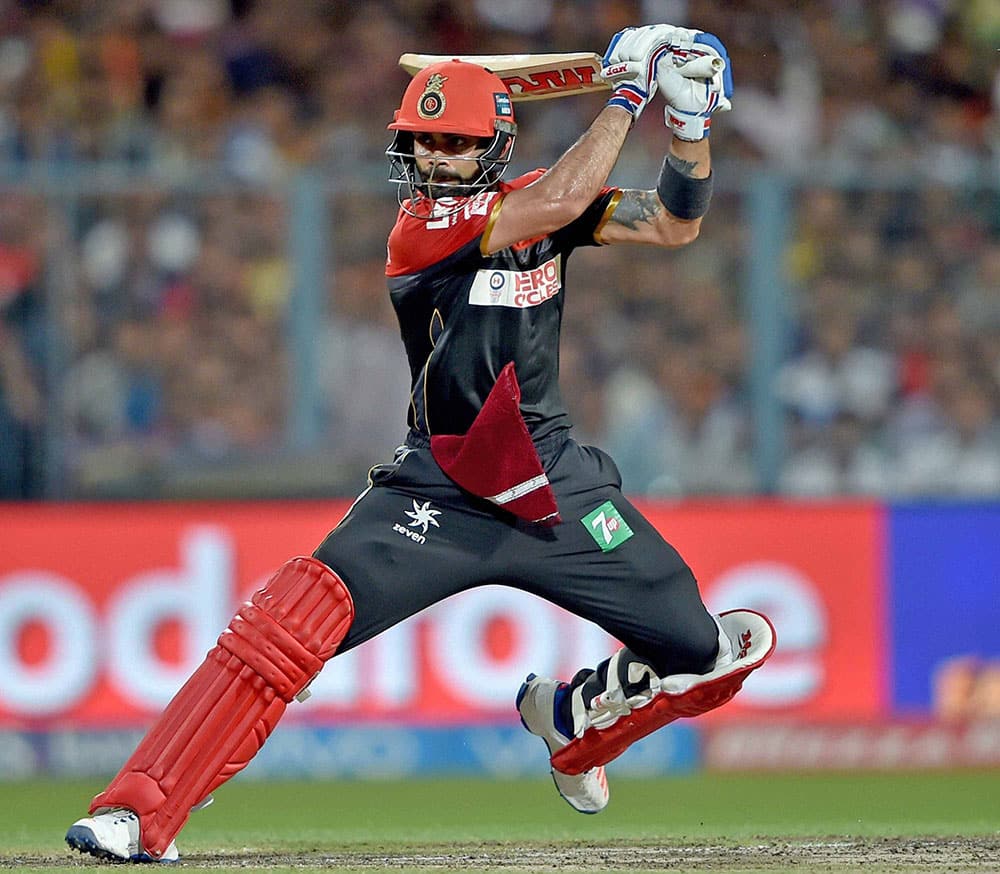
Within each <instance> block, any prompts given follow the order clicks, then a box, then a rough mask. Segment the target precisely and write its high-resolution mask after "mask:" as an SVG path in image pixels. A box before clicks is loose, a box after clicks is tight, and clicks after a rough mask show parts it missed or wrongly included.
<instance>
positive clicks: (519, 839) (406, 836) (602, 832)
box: [0, 771, 1000, 872]
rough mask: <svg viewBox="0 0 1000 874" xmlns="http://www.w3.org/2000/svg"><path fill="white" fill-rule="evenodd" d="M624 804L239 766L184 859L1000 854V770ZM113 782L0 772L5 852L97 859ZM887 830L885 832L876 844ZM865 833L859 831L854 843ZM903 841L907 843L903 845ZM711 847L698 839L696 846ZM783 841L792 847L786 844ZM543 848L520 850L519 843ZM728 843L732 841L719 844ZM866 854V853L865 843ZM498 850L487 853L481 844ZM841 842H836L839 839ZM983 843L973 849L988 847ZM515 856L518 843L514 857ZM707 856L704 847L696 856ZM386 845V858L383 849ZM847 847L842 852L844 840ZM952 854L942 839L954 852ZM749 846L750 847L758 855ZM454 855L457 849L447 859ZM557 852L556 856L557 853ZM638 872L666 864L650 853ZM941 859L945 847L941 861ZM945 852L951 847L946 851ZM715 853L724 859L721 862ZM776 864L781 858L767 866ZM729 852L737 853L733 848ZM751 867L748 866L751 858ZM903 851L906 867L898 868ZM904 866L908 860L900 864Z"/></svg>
mask: <svg viewBox="0 0 1000 874" xmlns="http://www.w3.org/2000/svg"><path fill="white" fill-rule="evenodd" d="M611 776H612V802H611V805H610V806H609V807H608V809H607V810H606V811H604V812H603V813H601V814H600V815H598V816H590V817H588V816H581V815H580V814H577V813H575V812H574V811H573V810H571V809H570V808H569V806H568V805H566V804H565V803H564V802H562V801H561V800H560V799H559V798H558V797H557V796H556V794H555V790H554V788H553V787H552V785H551V783H549V782H548V780H546V779H542V778H539V779H538V780H532V781H510V782H508V781H488V780H412V781H405V782H365V783H355V782H343V783H336V782H322V783H318V782H317V783H259V782H254V781H251V780H237V781H234V782H233V783H231V784H229V785H227V786H225V787H223V789H221V790H220V791H219V792H218V793H217V794H216V803H215V804H214V805H213V806H211V807H209V808H208V809H207V810H204V811H202V812H199V813H195V814H193V815H192V818H191V821H190V823H189V824H188V826H187V828H186V829H185V830H184V832H183V834H182V835H181V837H180V839H179V840H178V843H179V844H180V846H181V852H182V855H183V856H184V857H185V860H186V862H185V864H186V865H192V866H195V867H216V869H218V867H220V866H223V867H224V866H226V865H231V867H233V868H234V869H235V868H237V867H245V866H246V865H251V866H253V867H267V868H269V869H270V870H286V869H287V870H291V866H293V865H294V866H295V870H297V871H312V870H317V871H319V870H325V871H331V870H337V871H352V870H365V871H369V872H370V871H375V870H393V871H396V872H399V871H418V870H419V871H423V870H448V869H462V870H491V867H490V861H491V859H493V860H495V861H496V862H497V864H498V865H499V866H501V867H503V869H504V870H508V871H510V870H518V871H526V870H546V871H553V870H559V871H562V872H567V871H598V870H608V869H609V868H613V867H616V864H617V863H616V861H615V859H614V858H613V856H614V851H613V850H610V851H608V852H609V854H610V855H609V857H608V858H605V859H604V860H603V861H601V859H600V858H596V855H597V853H598V850H597V849H595V851H594V852H595V859H594V861H593V863H592V864H591V863H589V862H588V863H584V862H580V861H579V860H577V861H576V862H575V863H574V864H566V865H564V864H561V863H560V862H559V861H558V856H559V851H560V849H561V848H566V849H567V850H571V849H574V848H575V849H576V851H577V852H579V849H580V848H581V847H582V848H587V847H591V848H600V852H605V848H608V847H611V848H616V847H617V848H621V849H622V850H623V851H624V850H626V849H629V850H631V849H634V848H636V847H640V848H643V847H644V848H664V847H675V848H677V847H680V848H686V849H685V850H684V852H685V853H688V856H690V858H688V857H687V856H685V857H684V858H687V859H688V864H689V865H690V867H677V866H676V858H674V859H673V862H674V864H671V865H670V869H671V870H675V871H676V870H692V871H694V870H714V871H722V870H726V871H740V872H750V871H775V870H790V871H791V870H811V871H817V870H819V871H822V870H830V871H846V870H864V871H866V872H882V871H897V870H898V871H916V870H942V871H944V870H977V871H979V870H982V871H991V870H992V871H1000V856H998V857H997V858H996V859H995V860H994V863H995V864H994V867H992V868H991V867H971V868H962V867H957V868H956V867H951V868H948V867H941V868H934V867H925V868H915V867H907V865H908V864H909V862H908V861H907V858H906V854H907V851H906V850H905V847H906V846H909V844H908V843H907V842H906V841H905V840H904V841H903V842H902V843H901V844H900V845H899V846H901V847H903V849H900V850H894V849H889V850H886V853H883V854H882V855H886V854H888V855H890V856H895V855H898V856H900V857H901V858H899V859H892V860H890V861H891V864H888V863H886V864H883V863H882V862H881V861H880V859H881V856H877V857H872V858H864V859H862V860H860V861H858V862H857V868H850V867H846V866H848V863H849V862H850V859H849V856H850V852H848V851H845V853H844V855H845V861H844V865H843V866H842V865H840V863H839V862H838V861H837V859H834V860H833V861H829V860H828V861H827V862H825V863H823V864H826V865H827V866H828V867H825V868H824V867H822V866H817V863H816V861H815V860H813V861H812V862H811V863H810V864H809V865H808V866H807V867H803V868H801V869H800V868H797V867H795V865H796V864H797V863H796V862H795V857H794V854H793V856H789V857H788V860H790V861H787V864H786V865H785V866H784V867H781V858H779V857H780V852H778V851H780V847H781V845H782V843H783V842H797V844H798V845H801V846H803V847H806V848H808V847H813V846H823V847H828V846H829V845H830V844H831V842H835V841H837V840H845V839H847V840H848V841H849V842H850V841H855V842H856V843H857V845H858V846H862V847H864V846H869V845H879V841H880V840H883V839H897V838H898V839H928V838H936V839H938V840H947V841H951V840H954V839H957V838H960V837H961V838H965V839H969V840H970V841H971V842H972V845H973V846H974V847H975V846H978V847H980V850H977V851H976V853H979V854H980V855H982V854H983V853H987V854H988V853H991V852H992V849H991V848H992V847H993V846H994V845H996V847H997V849H998V852H1000V772H996V771H993V772H985V773H978V774H977V773H971V772H965V773H933V774H904V775H900V774H866V775H855V774H837V775H732V776H723V775H700V776H690V777H680V778H672V779H656V780H617V781H616V780H614V775H613V774H612V775H611ZM102 786H103V783H100V782H87V783H83V782H74V783H69V782H45V781H39V782H27V783H7V784H0V789H2V792H0V797H2V799H3V800H2V802H0V812H2V814H3V823H4V827H3V829H2V831H0V866H5V865H9V866H14V865H17V866H18V867H22V868H27V869H28V870H34V871H49V870H52V871H62V870H65V869H66V868H67V867H71V866H77V865H81V866H85V867H93V865H92V864H91V863H90V861H89V860H86V859H82V858H81V857H79V856H77V855H76V854H70V853H69V851H68V850H67V849H66V848H65V846H64V844H63V843H62V837H63V833H64V832H65V829H66V827H67V825H69V823H71V822H72V821H73V819H75V818H77V817H78V816H80V815H82V813H83V811H84V810H85V808H86V804H87V801H88V800H89V798H90V797H91V796H92V795H93V794H94V793H95V792H96V791H97V790H99V789H100V788H102ZM873 842H874V844H873ZM852 846H854V844H852ZM893 846H895V845H893ZM699 847H704V848H708V849H707V850H705V851H704V852H701V851H698V852H695V851H694V850H693V849H692V848H699ZM727 847H742V848H753V847H762V848H763V847H770V850H767V849H761V851H760V852H761V854H762V855H763V856H764V857H765V858H763V859H760V860H755V859H754V854H753V852H746V853H744V852H743V851H742V850H741V853H742V855H741V856H740V857H739V858H737V859H736V860H735V862H734V863H733V864H737V867H719V864H716V862H719V859H718V858H717V857H716V856H713V852H714V850H713V849H712V848H716V849H718V850H719V852H723V854H724V851H725V848H727ZM775 847H777V848H778V850H777V851H776V850H775ZM525 848H527V849H528V850H529V851H531V850H532V848H536V849H537V851H538V853H539V859H538V867H537V868H536V867H530V866H531V865H532V864H533V863H532V862H531V858H530V857H529V858H528V859H525V860H521V861H520V862H518V858H517V857H516V852H520V851H521V850H524V849H525ZM720 848H721V849H720ZM851 852H853V851H851ZM477 853H485V854H486V856H484V857H483V858H482V859H480V860H479V862H480V863H481V866H480V867H477V861H476V858H475V856H476V854H477ZM824 853H827V854H828V850H824ZM976 853H973V856H972V858H973V860H975V858H977V856H976ZM512 854H514V855H512ZM692 854H693V855H692ZM379 855H383V856H385V857H386V864H385V865H384V867H379V862H378V857H379ZM836 855H837V858H838V859H839V857H840V855H841V854H839V853H838V854H836ZM944 855H947V854H946V853H942V856H944ZM744 856H749V860H748V859H747V858H744ZM441 857H445V858H443V859H442V858H441ZM553 858H555V861H553ZM642 861H643V858H641V857H637V858H636V859H635V864H632V865H628V866H627V867H628V868H629V870H631V871H633V872H639V871H642V870H655V869H656V868H660V869H661V870H662V867H663V866H660V865H658V864H657V865H655V866H653V867H650V868H642V867H636V865H639V864H641V863H642ZM932 861H933V860H932ZM942 861H944V860H942ZM709 863H711V864H709ZM765 863H766V864H765ZM720 864H725V863H724V860H723V862H722V863H720ZM739 865H742V867H739ZM893 865H895V866H896V867H893ZM900 866H902V867H900Z"/></svg>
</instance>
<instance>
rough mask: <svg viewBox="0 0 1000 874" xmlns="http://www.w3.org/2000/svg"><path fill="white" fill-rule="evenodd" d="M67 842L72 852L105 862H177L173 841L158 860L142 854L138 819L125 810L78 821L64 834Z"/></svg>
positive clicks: (120, 809) (175, 846) (177, 854)
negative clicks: (88, 855)
mask: <svg viewBox="0 0 1000 874" xmlns="http://www.w3.org/2000/svg"><path fill="white" fill-rule="evenodd" d="M66 843H67V844H69V845H70V847H72V848H73V849H74V850H79V851H80V852H81V853H90V855H91V856H95V857H96V858H98V859H104V860H105V861H108V862H176V861H177V860H178V859H180V854H179V853H178V852H177V844H175V843H174V842H173V841H171V842H170V846H169V847H167V850H166V852H165V853H164V854H163V856H162V857H161V858H159V859H154V858H153V857H152V856H150V855H149V854H148V853H147V852H145V851H144V850H143V849H142V845H141V844H140V843H139V817H138V816H136V815H135V814H134V813H133V812H132V811H131V810H127V809H126V808H124V807H116V808H115V809H114V810H108V811H105V812H104V813H96V814H94V815H93V816H85V817H84V818H83V819H78V820H77V821H76V822H74V823H73V825H71V826H70V827H69V831H67V832H66Z"/></svg>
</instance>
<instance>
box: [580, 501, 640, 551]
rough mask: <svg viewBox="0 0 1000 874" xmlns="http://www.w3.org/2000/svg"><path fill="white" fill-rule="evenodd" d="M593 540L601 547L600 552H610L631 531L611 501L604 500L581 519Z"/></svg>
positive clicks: (629, 534) (628, 535)
mask: <svg viewBox="0 0 1000 874" xmlns="http://www.w3.org/2000/svg"><path fill="white" fill-rule="evenodd" d="M580 521H581V522H582V523H583V527H584V528H586V529H587V531H588V532H589V533H590V536H591V537H593V538H594V542H595V543H596V544H597V545H598V546H599V547H601V551H602V552H611V550H612V549H617V548H618V547H619V546H621V545H622V544H623V543H624V542H625V541H626V540H628V539H629V538H630V537H631V536H632V534H633V531H632V529H631V528H629V525H628V522H626V521H625V520H624V519H623V518H622V515H621V513H619V512H618V508H617V507H615V505H614V504H612V503H611V501H605V502H604V503H603V504H601V506H600V507H598V508H597V509H596V510H594V511H593V512H591V513H588V514H587V515H586V516H584V517H583V518H582V519H581V520H580Z"/></svg>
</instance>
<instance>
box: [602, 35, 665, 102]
mask: <svg viewBox="0 0 1000 874" xmlns="http://www.w3.org/2000/svg"><path fill="white" fill-rule="evenodd" d="M679 29H680V28H676V27H672V26H671V25H669V24H651V25H647V26H646V27H626V28H625V29H624V30H620V31H618V33H616V34H615V35H614V36H613V37H611V42H610V43H609V44H608V48H607V51H605V52H604V57H603V59H602V64H603V65H604V67H603V69H602V70H601V78H602V79H604V80H605V81H606V82H608V83H610V84H611V87H612V89H613V93H612V95H611V99H610V100H608V105H609V106H620V107H621V108H622V109H626V110H628V111H629V112H630V113H631V114H632V120H633V121H634V120H635V119H637V118H639V116H640V115H642V111H643V109H645V108H646V104H648V103H649V101H650V100H651V99H652V97H653V95H654V94H655V93H656V87H657V85H656V68H657V65H658V63H659V62H660V60H661V59H663V58H665V57H667V56H668V55H670V53H671V45H672V43H673V42H678V41H679V40H680V39H681V38H682V36H678V35H676V31H677V30H679Z"/></svg>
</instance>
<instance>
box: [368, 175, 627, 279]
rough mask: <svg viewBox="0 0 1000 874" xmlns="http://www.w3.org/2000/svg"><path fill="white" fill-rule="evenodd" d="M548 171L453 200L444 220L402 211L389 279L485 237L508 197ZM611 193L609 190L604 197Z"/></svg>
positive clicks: (388, 260) (388, 267) (390, 257)
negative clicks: (500, 204) (505, 198)
mask: <svg viewBox="0 0 1000 874" xmlns="http://www.w3.org/2000/svg"><path fill="white" fill-rule="evenodd" d="M545 172H546V171H545V168H541V169H538V170H532V171H531V172H530V173H525V174H524V175H522V176H519V177H517V178H516V179H513V180H511V181H510V182H509V183H501V184H500V185H499V186H498V187H497V189H496V190H495V191H484V192H482V193H480V194H477V195H474V196H473V197H468V198H463V199H462V200H461V201H458V200H455V201H452V202H450V203H448V205H447V206H446V208H445V209H444V210H442V212H444V213H445V215H442V216H441V217H440V218H431V219H422V218H415V217H414V216H411V215H410V214H409V213H407V212H406V210H404V209H400V211H399V215H398V216H397V218H396V224H395V225H394V227H393V229H392V232H391V233H390V234H389V245H388V251H387V255H386V263H385V274H386V276H405V275H407V274H410V273H417V272H418V271H420V270H425V269H426V268H428V267H430V266H431V265H432V264H436V263H437V262H438V261H442V260H444V259H445V258H447V257H448V256H449V255H452V254H453V253H455V252H457V251H458V250H459V249H461V248H462V247H463V246H465V245H467V244H469V243H471V242H472V241H473V240H475V239H477V238H479V237H481V236H482V235H483V234H484V233H485V232H486V230H487V228H488V227H489V226H490V224H491V219H492V218H494V217H495V214H496V209H497V206H498V204H499V202H500V201H501V200H502V199H503V197H504V195H506V194H507V192H509V191H513V190H515V189H517V188H526V187H527V186H528V185H531V183H533V182H535V181H537V180H538V179H539V178H541V176H542V175H543V174H544V173H545ZM611 190H613V189H610V188H605V189H603V190H602V191H601V194H602V195H604V194H606V193H607V192H608V191H611ZM452 210H454V211H452ZM449 212H450V214H448V213H449Z"/></svg>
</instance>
